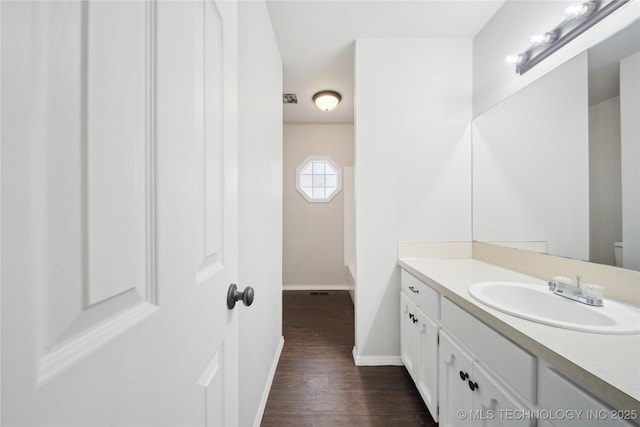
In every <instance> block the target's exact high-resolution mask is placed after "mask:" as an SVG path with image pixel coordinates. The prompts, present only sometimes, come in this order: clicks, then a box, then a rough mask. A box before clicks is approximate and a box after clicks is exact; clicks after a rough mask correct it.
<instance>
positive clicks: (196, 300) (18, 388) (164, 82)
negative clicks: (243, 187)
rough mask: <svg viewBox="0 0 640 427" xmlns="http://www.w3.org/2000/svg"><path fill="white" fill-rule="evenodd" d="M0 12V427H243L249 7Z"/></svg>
mask: <svg viewBox="0 0 640 427" xmlns="http://www.w3.org/2000/svg"><path fill="white" fill-rule="evenodd" d="M0 12H1V17H2V25H1V28H2V41H3V43H2V74H1V75H2V112H3V117H2V119H3V123H2V182H1V183H2V189H1V194H2V266H3V269H2V296H3V298H2V304H3V305H2V325H3V331H2V332H3V333H2V347H1V348H2V372H3V378H2V421H3V424H6V425H14V424H20V425H50V424H59V425H123V424H128V425H139V424H146V425H206V424H208V425H215V424H216V423H217V424H218V425H219V424H224V425H235V424H237V409H238V408H237V339H236V335H237V314H236V313H237V312H238V310H235V311H233V312H230V311H228V310H227V308H226V305H225V302H226V290H227V287H228V286H229V284H230V283H231V282H235V281H236V278H237V260H236V258H237V243H236V241H237V224H236V220H235V218H236V216H237V206H236V204H237V201H236V199H237V196H236V192H237V190H236V186H237V184H236V177H235V173H236V166H235V165H236V162H237V159H236V140H237V135H236V130H235V126H236V125H237V123H236V120H237V119H236V114H237V113H236V106H235V103H236V101H235V97H236V95H235V91H236V90H237V89H236V83H235V78H236V77H235V75H236V74H237V70H236V68H237V61H236V58H235V53H234V52H233V51H234V46H235V43H236V31H237V30H236V24H235V22H236V4H235V3H234V2H220V3H218V2H208V1H198V2H196V1H194V2H183V1H162V2H157V3H156V2H154V1H146V2H139V1H131V2H127V1H122V2H100V1H88V2H76V1H70V2H64V1H61V2H2V3H1V4H0ZM194 259H196V262H195V263H194ZM194 264H195V265H194ZM203 271H204V272H205V273H206V274H202V273H203ZM203 378H205V379H206V381H205V380H204V379H203ZM225 404H227V406H226V408H227V409H226V410H222V408H225ZM229 404H230V405H229Z"/></svg>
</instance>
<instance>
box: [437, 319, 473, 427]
mask: <svg viewBox="0 0 640 427" xmlns="http://www.w3.org/2000/svg"><path fill="white" fill-rule="evenodd" d="M438 365H439V367H440V376H439V378H438V400H439V402H440V413H439V417H440V421H439V424H440V425H441V426H446V427H457V426H472V425H474V423H473V422H472V421H471V420H470V418H471V417H470V413H471V408H472V400H471V396H472V394H471V391H470V390H469V385H468V381H469V378H470V376H471V368H472V359H471V357H470V356H469V355H468V354H467V353H466V352H465V351H464V350H462V349H461V348H460V347H459V346H458V345H457V344H456V343H454V342H453V340H452V339H451V338H450V337H449V336H448V335H447V333H446V332H444V331H440V346H439V364H438Z"/></svg>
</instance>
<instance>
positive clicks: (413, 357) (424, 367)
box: [400, 271, 439, 421]
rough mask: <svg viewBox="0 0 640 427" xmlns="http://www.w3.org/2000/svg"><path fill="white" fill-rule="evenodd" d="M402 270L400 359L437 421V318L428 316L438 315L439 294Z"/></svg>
mask: <svg viewBox="0 0 640 427" xmlns="http://www.w3.org/2000/svg"><path fill="white" fill-rule="evenodd" d="M402 273H403V274H402V283H403V292H401V293H400V316H401V319H400V328H401V339H400V343H401V357H402V362H403V363H404V365H405V367H406V368H407V371H409V374H410V375H411V378H412V379H413V381H414V382H415V384H416V387H417V389H418V392H420V395H421V396H422V399H423V400H424V402H425V404H426V405H427V408H428V409H429V411H430V412H431V416H432V417H433V419H434V420H435V421H438V330H439V326H438V323H437V320H436V319H433V318H432V317H431V316H439V313H438V312H439V295H438V294H437V293H436V292H435V291H433V290H432V289H430V288H428V287H427V286H426V285H425V284H423V283H420V282H418V281H417V279H415V278H414V277H413V276H410V275H409V274H408V273H406V272H405V271H403V272H402ZM407 292H408V293H407ZM434 312H435V314H434ZM427 313H429V314H427Z"/></svg>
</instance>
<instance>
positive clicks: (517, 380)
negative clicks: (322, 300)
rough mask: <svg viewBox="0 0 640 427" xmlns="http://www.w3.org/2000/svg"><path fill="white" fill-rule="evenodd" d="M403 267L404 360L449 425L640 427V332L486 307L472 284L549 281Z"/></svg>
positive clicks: (487, 268) (471, 269)
mask: <svg viewBox="0 0 640 427" xmlns="http://www.w3.org/2000/svg"><path fill="white" fill-rule="evenodd" d="M398 264H399V265H400V267H401V269H402V270H401V294H400V316H401V320H400V321H401V357H402V361H403V363H404V364H405V366H406V368H407V370H408V371H409V373H410V375H411V377H412V378H413V380H414V382H415V384H416V387H417V388H418V390H419V392H420V394H421V395H422V397H423V399H424V401H425V403H426V405H427V407H428V408H429V411H430V412H431V414H432V416H433V417H434V419H436V420H437V421H439V423H440V425H441V426H457V425H509V426H535V425H538V426H570V425H590V426H598V425H602V426H618V425H620V426H630V425H639V424H640V420H639V418H640V334H617V335H612V334H602V333H590V332H582V331H575V330H570V329H564V328H559V327H554V326H548V325H544V324H541V323H537V322H533V321H530V320H525V319H522V318H519V317H515V316H512V315H509V314H506V313H503V312H502V311H498V310H495V309H493V308H491V307H488V306H487V305H484V304H482V303H481V302H479V301H477V300H476V299H474V298H473V297H472V296H471V295H470V294H469V292H468V289H469V287H470V286H471V285H472V284H474V283H478V282H485V281H510V282H519V283H527V284H532V285H538V286H541V287H545V288H546V286H547V282H546V281H544V280H541V279H537V278H535V277H532V276H529V275H526V274H522V273H519V272H516V271H514V270H510V269H507V268H504V267H500V266H497V265H493V264H490V263H487V262H483V261H480V260H478V259H474V258H472V257H467V258H463V257H458V258H437V257H417V258H412V257H403V256H402V254H401V255H400V257H399V259H398ZM606 297H607V295H606V294H605V304H606ZM557 298H560V297H557ZM575 304H579V303H578V302H575ZM639 319H640V318H639Z"/></svg>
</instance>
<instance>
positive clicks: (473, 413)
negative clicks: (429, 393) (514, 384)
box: [439, 331, 535, 427]
mask: <svg viewBox="0 0 640 427" xmlns="http://www.w3.org/2000/svg"><path fill="white" fill-rule="evenodd" d="M439 390H440V425H442V426H452V427H455V426H510V427H529V426H532V425H535V420H534V419H533V416H532V414H533V411H530V410H528V409H527V407H526V406H525V405H524V404H522V403H521V402H520V401H519V400H518V399H516V398H515V397H514V395H513V394H512V393H511V392H509V390H507V389H506V387H505V386H503V385H502V384H501V383H500V382H499V381H498V380H496V379H495V378H494V377H493V376H492V375H491V374H489V373H488V371H487V370H486V369H484V368H483V367H482V366H481V365H480V363H479V362H478V361H476V360H474V359H473V358H472V357H471V356H470V355H469V353H468V352H466V351H465V350H463V349H462V347H461V346H459V345H458V344H457V343H456V342H455V341H454V340H453V339H452V338H451V337H450V336H449V335H447V333H446V332H443V331H441V332H440V382H439Z"/></svg>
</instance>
